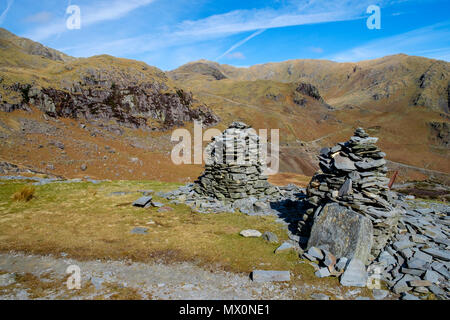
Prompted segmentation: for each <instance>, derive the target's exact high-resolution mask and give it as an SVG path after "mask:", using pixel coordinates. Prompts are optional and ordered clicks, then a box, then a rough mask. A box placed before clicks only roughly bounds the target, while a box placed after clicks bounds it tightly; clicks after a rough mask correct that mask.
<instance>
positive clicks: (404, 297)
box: [401, 292, 420, 300]
mask: <svg viewBox="0 0 450 320" xmlns="http://www.w3.org/2000/svg"><path fill="white" fill-rule="evenodd" d="M401 299H402V300H420V299H419V298H418V297H416V296H415V295H412V294H410V293H407V292H403V293H402V296H401Z"/></svg>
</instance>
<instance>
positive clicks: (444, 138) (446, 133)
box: [428, 122, 450, 148]
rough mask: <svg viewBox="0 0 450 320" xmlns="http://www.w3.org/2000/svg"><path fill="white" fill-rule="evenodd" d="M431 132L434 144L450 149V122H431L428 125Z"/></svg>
mask: <svg viewBox="0 0 450 320" xmlns="http://www.w3.org/2000/svg"><path fill="white" fill-rule="evenodd" d="M428 125H429V127H430V131H431V137H432V139H433V140H434V142H435V143H436V144H438V145H442V146H444V147H447V148H448V147H450V125H449V123H448V122H430V123H428Z"/></svg>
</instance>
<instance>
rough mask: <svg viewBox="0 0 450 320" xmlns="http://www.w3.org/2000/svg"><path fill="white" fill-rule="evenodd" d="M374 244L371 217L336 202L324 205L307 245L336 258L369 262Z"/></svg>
mask: <svg viewBox="0 0 450 320" xmlns="http://www.w3.org/2000/svg"><path fill="white" fill-rule="evenodd" d="M372 244H373V227H372V223H371V222H370V220H369V219H368V218H366V217H364V216H362V215H360V214H358V213H356V212H354V211H353V210H350V209H348V208H346V207H343V206H340V205H338V204H337V203H330V204H327V205H326V206H325V207H324V208H323V209H322V210H321V211H320V212H319V213H318V217H317V218H316V219H315V222H314V225H313V227H312V230H311V236H310V238H309V241H308V248H311V247H320V248H322V249H325V250H327V251H329V252H331V253H332V254H333V255H335V256H336V257H337V258H341V257H347V258H349V259H353V258H357V259H359V260H361V261H362V262H363V263H367V262H368V258H369V254H370V250H371V248H372Z"/></svg>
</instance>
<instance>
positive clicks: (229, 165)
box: [194, 122, 277, 202]
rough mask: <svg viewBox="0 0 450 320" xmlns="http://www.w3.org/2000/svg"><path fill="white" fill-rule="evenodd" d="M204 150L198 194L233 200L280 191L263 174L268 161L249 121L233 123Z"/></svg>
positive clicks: (197, 184) (196, 188)
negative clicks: (205, 154)
mask: <svg viewBox="0 0 450 320" xmlns="http://www.w3.org/2000/svg"><path fill="white" fill-rule="evenodd" d="M205 152H206V153H207V160H206V164H205V171H204V173H203V174H202V175H201V176H200V177H199V178H198V180H197V181H196V182H195V185H194V190H195V191H196V192H197V193H198V194H201V195H205V196H211V197H214V198H216V199H218V200H223V201H226V202H234V201H236V200H238V199H245V198H248V197H255V198H258V199H259V198H263V197H264V196H267V195H271V194H274V193H277V189H276V188H274V187H273V186H271V185H270V183H269V182H268V181H267V176H265V175H264V174H263V171H264V168H265V165H266V162H265V158H264V155H263V153H262V145H261V144H260V138H259V136H258V135H257V134H256V132H255V130H254V129H252V128H251V127H250V126H248V125H247V124H245V123H242V122H233V123H232V124H231V125H230V126H229V127H228V129H226V130H225V131H224V132H223V133H222V134H221V135H219V136H216V137H213V138H212V142H211V143H210V144H209V145H208V146H207V147H206V148H205Z"/></svg>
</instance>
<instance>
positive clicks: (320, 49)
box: [309, 47, 323, 53]
mask: <svg viewBox="0 0 450 320" xmlns="http://www.w3.org/2000/svg"><path fill="white" fill-rule="evenodd" d="M309 50H310V51H312V52H314V53H323V49H322V48H320V47H309Z"/></svg>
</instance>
